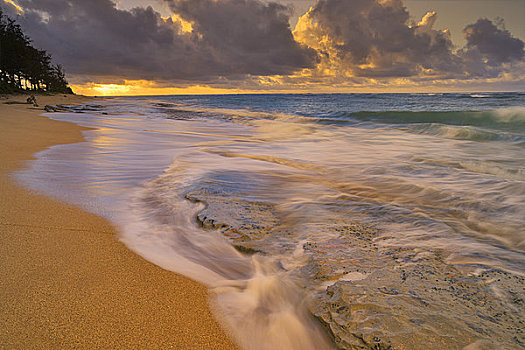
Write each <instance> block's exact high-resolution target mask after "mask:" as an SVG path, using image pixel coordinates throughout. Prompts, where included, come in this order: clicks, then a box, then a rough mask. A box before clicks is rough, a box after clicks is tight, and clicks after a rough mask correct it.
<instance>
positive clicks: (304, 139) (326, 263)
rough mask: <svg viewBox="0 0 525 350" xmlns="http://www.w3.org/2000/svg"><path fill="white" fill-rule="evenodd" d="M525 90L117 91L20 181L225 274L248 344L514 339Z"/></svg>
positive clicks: (156, 254) (126, 234) (171, 259)
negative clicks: (81, 134) (75, 139)
mask: <svg viewBox="0 0 525 350" xmlns="http://www.w3.org/2000/svg"><path fill="white" fill-rule="evenodd" d="M524 98H525V97H524V95H520V94H514V95H513V94H510V95H505V96H503V95H498V94H495V95H491V96H490V97H487V98H475V97H474V98H472V97H470V96H468V95H459V94H440V95H336V96H331V95H283V96H275V95H273V96H266V97H265V96H241V97H235V98H234V97H229V96H220V97H214V96H203V97H159V98H154V99H151V98H126V99H114V100H110V101H107V102H104V103H102V104H101V105H100V106H89V107H88V108H84V109H83V107H78V108H77V111H79V112H83V113H72V114H56V115H52V117H53V118H56V119H62V120H69V121H73V122H76V123H79V124H81V125H85V126H90V127H94V128H95V130H92V131H88V132H86V136H87V139H88V141H87V142H86V143H82V144H77V145H66V146H57V147H54V148H52V149H50V150H48V151H46V152H43V153H42V154H40V155H39V159H38V160H37V161H36V162H35V163H33V171H32V172H31V171H29V172H25V173H23V174H22V175H21V177H22V178H23V179H24V181H26V182H28V183H29V184H30V185H31V186H32V187H34V188H37V189H40V190H44V191H51V192H52V194H54V195H57V196H59V197H61V198H64V199H66V200H70V201H72V202H75V203H77V204H80V205H83V206H85V207H87V208H88V209H90V210H92V211H95V212H97V213H98V214H102V215H105V216H107V217H109V218H110V219H111V220H113V222H115V223H116V224H117V225H118V226H119V227H120V228H121V234H122V236H121V237H122V240H123V241H124V242H125V243H126V244H127V245H128V247H130V248H131V249H133V250H134V251H135V252H137V253H138V254H140V255H142V256H144V257H145V258H146V259H148V260H149V261H151V262H153V263H155V264H157V265H159V266H161V267H163V268H165V269H168V270H171V271H175V272H177V273H182V274H185V275H187V276H189V277H191V278H193V279H196V280H198V281H200V282H202V283H204V284H206V285H207V286H209V288H210V290H211V291H212V292H213V295H214V300H215V302H216V305H217V309H218V310H219V314H220V315H221V316H220V318H221V319H222V320H223V321H224V323H225V324H226V325H227V327H229V328H230V329H232V331H233V333H234V334H236V337H237V340H238V342H239V343H240V344H241V345H242V346H243V347H244V348H246V349H294V348H298V349H299V348H300V349H308V348H312V349H318V348H330V347H331V346H332V342H335V344H336V346H337V347H338V348H356V347H361V348H378V347H379V348H381V347H388V346H392V347H394V348H397V347H401V348H403V347H405V348H413V349H440V348H443V347H447V348H461V347H465V346H477V345H476V344H493V345H494V344H497V345H498V346H500V348H508V349H511V348H513V346H515V345H516V344H518V345H519V344H520V342H523V341H524V340H523V339H522V338H520V336H518V337H516V336H515V335H516V334H518V333H516V332H517V331H518V330H517V328H516V327H517V326H516V325H518V324H519V323H520V322H522V321H523V317H522V316H521V313H520V304H519V303H520V300H523V299H524V296H523V290H522V285H523V282H524V279H523V275H524V272H525V254H524V248H523V244H524V243H523V242H524V241H525V236H524V232H523V229H522V228H523V217H525V203H524V202H523V198H525V186H524V181H523V171H522V170H523V165H524V164H523V157H522V155H523V141H522V140H523V138H524V134H523V130H522V129H520V128H521V126H520V125H521V124H520V123H522V122H523V120H522V106H523V99H524ZM371 106H372V107H374V106H376V107H377V108H376V110H372V111H370V108H371ZM407 106H413V107H412V109H410V110H407ZM495 106H499V107H498V108H496V107H495ZM501 106H503V108H501ZM74 110H75V109H72V111H74ZM102 112H104V113H105V114H103V113H102ZM71 154H75V155H76V156H75V157H68V155H71ZM64 173H67V176H61V174H64ZM489 334H490V336H489Z"/></svg>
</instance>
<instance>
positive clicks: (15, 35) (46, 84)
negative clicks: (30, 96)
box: [0, 8, 73, 94]
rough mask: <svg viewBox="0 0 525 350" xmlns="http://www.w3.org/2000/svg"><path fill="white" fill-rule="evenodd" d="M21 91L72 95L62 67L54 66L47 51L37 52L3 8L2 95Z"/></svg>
mask: <svg viewBox="0 0 525 350" xmlns="http://www.w3.org/2000/svg"><path fill="white" fill-rule="evenodd" d="M19 91H46V92H58V93H70V94H72V93H73V91H72V90H71V88H70V87H69V86H68V82H67V81H66V79H65V75H64V72H63V70H62V67H61V66H60V65H53V64H52V63H51V56H50V55H49V54H48V53H47V52H46V51H44V50H38V49H36V48H34V47H33V46H32V45H31V39H30V38H29V37H27V36H26V35H25V34H24V33H23V32H22V29H21V27H20V25H19V24H17V23H16V21H15V20H13V19H11V18H9V17H8V16H6V15H4V14H3V12H2V9H1V8H0V93H13V92H19Z"/></svg>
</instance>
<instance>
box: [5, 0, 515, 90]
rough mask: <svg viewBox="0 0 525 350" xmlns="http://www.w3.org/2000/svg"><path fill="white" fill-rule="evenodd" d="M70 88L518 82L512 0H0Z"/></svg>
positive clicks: (499, 86)
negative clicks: (47, 54) (64, 76)
mask: <svg viewBox="0 0 525 350" xmlns="http://www.w3.org/2000/svg"><path fill="white" fill-rule="evenodd" d="M0 1H3V4H2V8H3V9H4V11H5V12H6V13H8V14H9V15H10V16H12V17H17V20H18V22H19V23H20V24H21V25H22V28H23V30H24V31H25V32H26V33H27V34H28V35H29V36H30V37H31V38H32V39H33V41H34V45H35V46H37V47H40V48H42V49H45V50H47V51H48V52H50V53H51V54H52V56H53V58H54V61H55V62H56V63H60V64H62V65H63V67H64V69H65V71H66V73H67V77H68V79H69V81H70V83H71V85H72V87H73V89H74V90H75V92H77V93H82V94H88V95H129V94H132V95H137V94H179V93H195V94H200V93H243V92H250V93H254V92H259V93H262V92H436V91H442V92H447V91H524V90H525V58H524V44H523V41H525V1H523V0H426V1H425V0H405V1H402V0H320V1H315V0H279V1H276V2H269V1H259V0H90V1H86V0H0Z"/></svg>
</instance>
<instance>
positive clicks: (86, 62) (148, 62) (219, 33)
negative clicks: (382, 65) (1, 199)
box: [18, 0, 315, 81]
mask: <svg viewBox="0 0 525 350" xmlns="http://www.w3.org/2000/svg"><path fill="white" fill-rule="evenodd" d="M196 3H199V4H200V6H201V9H198V8H197V7H194V6H190V4H189V3H186V4H185V3H184V2H177V3H172V6H173V7H174V8H179V7H180V9H181V11H183V13H182V14H181V17H184V18H188V19H190V20H191V21H192V22H194V24H193V25H194V31H193V32H184V31H182V28H181V23H180V22H179V21H178V20H177V19H174V20H172V19H162V18H161V16H160V15H159V13H157V12H156V11H154V10H153V9H152V8H151V7H147V8H134V9H132V10H129V11H125V10H119V9H117V8H116V7H115V3H114V2H113V1H111V0H89V1H86V0H20V1H18V4H20V6H22V7H23V9H24V13H23V15H22V16H21V18H20V19H19V21H20V22H21V23H22V25H23V28H24V30H25V31H26V32H27V33H28V34H29V35H30V36H31V38H32V39H33V40H34V42H35V44H36V45H37V46H40V47H42V48H44V49H46V50H48V51H49V52H51V53H52V54H53V57H54V59H55V60H56V61H57V62H60V63H62V64H63V65H64V66H65V68H66V71H68V73H71V74H79V75H82V74H86V75H95V76H123V77H126V79H148V80H180V81H184V80H187V81H206V80H209V79H216V78H217V77H220V76H223V77H235V76H242V75H245V74H256V75H271V74H288V73H292V72H293V71H295V70H298V69H301V68H304V67H309V66H312V65H313V64H314V62H315V52H314V51H313V50H310V49H307V48H305V47H303V46H301V45H299V44H298V43H296V42H295V41H294V40H293V36H292V34H291V31H290V28H289V26H288V13H287V9H286V8H285V7H282V6H280V5H276V4H271V3H270V4H263V3H261V2H259V1H255V0H251V1H230V0H227V1H219V2H212V1H208V2H204V1H196ZM222 6H224V9H225V10H224V11H222V12H221V11H220V10H221V7H222ZM205 7H208V8H210V7H211V8H215V9H216V10H217V13H216V15H215V16H211V14H210V13H208V14H207V13H206V12H205V11H203V8H205ZM192 10H193V11H192ZM230 16H231V17H230ZM202 21H209V22H207V23H202ZM201 31H202V32H201Z"/></svg>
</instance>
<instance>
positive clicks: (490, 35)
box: [463, 18, 524, 66]
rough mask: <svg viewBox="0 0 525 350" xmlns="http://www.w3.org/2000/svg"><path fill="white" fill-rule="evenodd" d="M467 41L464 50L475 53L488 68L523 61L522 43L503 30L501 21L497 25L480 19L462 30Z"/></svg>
mask: <svg viewBox="0 0 525 350" xmlns="http://www.w3.org/2000/svg"><path fill="white" fill-rule="evenodd" d="M463 33H464V34H465V38H466V39H467V45H466V50H467V51H477V52H479V54H480V55H481V56H482V57H483V58H484V59H485V60H486V63H487V64H488V65H490V66H499V65H501V64H503V63H508V62H512V61H519V60H522V59H523V56H524V51H523V41H521V40H520V39H518V38H514V37H512V35H511V34H510V32H509V31H508V30H505V29H504V24H503V20H501V21H500V23H498V24H494V23H493V22H492V21H490V20H488V19H486V18H480V19H478V21H477V22H476V23H474V24H470V25H468V26H466V27H465V29H464V30H463Z"/></svg>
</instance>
